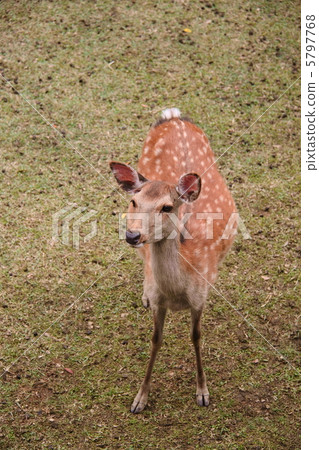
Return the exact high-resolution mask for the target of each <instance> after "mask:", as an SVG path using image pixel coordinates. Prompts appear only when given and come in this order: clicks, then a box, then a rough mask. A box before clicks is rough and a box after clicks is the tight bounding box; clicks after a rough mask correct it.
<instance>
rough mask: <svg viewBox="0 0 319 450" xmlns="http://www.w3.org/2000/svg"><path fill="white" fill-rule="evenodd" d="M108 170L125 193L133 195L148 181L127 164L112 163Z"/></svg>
mask: <svg viewBox="0 0 319 450" xmlns="http://www.w3.org/2000/svg"><path fill="white" fill-rule="evenodd" d="M110 168H111V170H112V172H113V175H114V176H115V179H116V181H117V182H118V184H119V185H120V186H121V188H122V189H124V191H126V192H130V193H131V194H133V193H134V192H136V191H138V190H139V189H140V188H141V187H142V186H143V184H144V183H146V182H147V181H148V180H147V179H146V178H144V177H143V175H141V174H140V173H138V172H137V171H136V170H135V169H132V167H130V166H128V165H127V164H123V163H119V162H115V161H112V162H110Z"/></svg>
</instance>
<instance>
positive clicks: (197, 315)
mask: <svg viewBox="0 0 319 450" xmlns="http://www.w3.org/2000/svg"><path fill="white" fill-rule="evenodd" d="M191 312H192V329H191V338H192V341H193V344H194V348H195V354H196V366H197V388H196V401H197V404H198V405H199V406H208V405H209V392H208V389H207V384H206V375H205V373H204V370H203V363H202V355H201V348H200V337H201V316H202V310H200V311H196V310H194V309H192V310H191Z"/></svg>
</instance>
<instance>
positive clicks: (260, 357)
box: [0, 0, 300, 449]
mask: <svg viewBox="0 0 319 450" xmlns="http://www.w3.org/2000/svg"><path fill="white" fill-rule="evenodd" d="M0 15H1V31H0V73H1V74H2V75H3V76H4V77H6V79H7V80H9V81H10V83H11V84H12V86H13V87H11V86H10V85H9V84H8V83H7V82H6V81H5V80H4V79H3V78H1V77H0V78H1V79H0V89H1V90H0V105H1V116H0V153H1V168H0V169H1V170H0V178H1V192H0V199H1V206H0V209H1V211H0V214H1V218H0V236H1V238H0V239H1V251H0V253H1V261H0V264H1V272H0V273H1V278H0V282H1V292H0V309H1V316H0V327H1V329H0V336H1V337H0V339H1V342H0V345H1V352H0V353H1V355H0V364H1V373H3V370H4V369H5V368H6V367H9V366H10V365H11V363H12V362H13V361H15V360H16V359H17V358H19V359H18V360H17V361H16V363H15V364H14V365H12V366H10V367H9V369H8V371H7V372H6V373H5V375H3V376H2V378H1V382H0V383H1V398H0V447H1V448H12V449H28V448H32V449H37V448H39V449H40V448H45V449H66V448H77V449H95V448H123V449H124V448H125V449H135V448H136V449H137V448H160V449H166V448H180V449H184V448H207V449H208V448H218V449H219V448H220V449H224V448H225V449H246V448H254V449H257V448H258V449H273V448H289V449H292V448H298V447H299V375H298V367H299V344H300V334H299V295H300V291H299V290H300V284H299V270H300V268H299V263H300V259H299V258H300V239H299V231H300V230H299V190H300V184H299V182H300V180H299V131H298V130H299V82H296V83H295V84H294V85H293V87H291V88H290V89H289V90H288V91H287V92H286V93H285V94H284V95H283V96H282V98H281V99H280V100H279V101H278V102H277V103H276V104H275V105H274V106H272V108H271V109H270V110H269V111H267V113H266V114H265V115H264V116H263V117H262V118H261V119H260V120H259V121H258V122H257V123H256V124H255V125H254V126H253V127H252V128H251V129H250V130H249V131H248V132H247V133H246V134H245V135H243V136H242V137H240V139H239V140H238V142H236V144H235V145H233V146H232V148H231V149H230V150H229V151H228V152H227V153H226V154H225V155H223V156H222V158H221V159H220V160H219V167H220V170H221V172H222V173H223V175H224V177H225V178H226V179H227V182H228V185H229V186H230V187H231V190H232V192H233V195H234V198H235V201H236V203H237V206H238V210H239V212H240V215H241V217H242V219H243V220H244V222H245V225H246V227H247V228H248V230H249V232H250V234H251V237H252V239H251V240H243V238H242V236H238V238H237V241H236V243H235V245H234V247H233V249H232V252H231V254H230V255H229V256H228V257H227V259H226V261H225V263H224V265H223V267H222V269H221V272H220V276H219V280H218V282H217V285H216V287H217V288H218V290H219V291H220V292H221V293H222V294H223V295H224V297H225V298H226V299H227V300H229V301H231V302H232V304H233V305H234V306H235V307H236V308H237V309H238V310H239V311H240V312H241V313H242V314H244V315H245V317H246V318H247V319H248V320H249V321H250V322H251V323H252V324H254V326H255V327H256V328H257V330H258V331H259V332H260V333H262V335H263V336H265V337H266V339H267V340H269V342H270V343H271V344H272V345H273V346H275V347H276V349H278V350H279V351H280V352H281V353H282V355H283V356H284V358H286V359H287V360H288V361H289V362H290V363H291V364H292V365H293V367H292V366H291V365H289V364H288V363H287V362H286V360H285V359H284V358H282V357H280V355H278V354H277V353H276V352H275V351H274V349H273V348H271V347H270V346H269V345H268V344H267V342H265V340H263V339H262V338H261V337H260V335H259V334H258V333H257V332H256V331H254V330H253V329H252V328H251V327H249V326H247V323H246V322H245V321H243V319H242V318H241V317H240V316H239V315H238V314H237V313H236V312H234V311H233V310H232V308H231V307H230V306H229V305H228V304H227V302H225V300H224V299H223V298H221V297H219V296H217V295H211V297H210V299H209V302H208V305H207V308H206V312H205V318H204V340H203V346H204V355H205V358H204V359H205V367H206V374H207V377H208V381H209V389H210V392H211V405H210V406H209V408H207V409H200V408H198V407H197V406H196V404H195V399H194V394H195V361H194V354H193V349H192V346H191V342H190V339H189V315H188V314H187V313H178V314H175V315H173V314H169V316H168V320H167V324H166V328H165V343H164V345H163V348H162V351H161V354H160V357H159V359H158V361H157V364H156V368H155V372H154V377H153V381H154V382H153V390H152V393H151V396H150V402H149V406H148V408H147V409H146V410H145V412H144V413H143V414H141V415H139V416H133V415H131V414H130V413H129V406H130V403H131V401H132V399H133V398H134V396H135V394H136V391H137V387H138V384H139V383H140V381H141V379H142V376H143V373H144V370H145V366H146V363H147V360H148V353H149V340H150V335H151V328H152V320H151V316H150V314H149V312H148V311H145V310H144V309H143V307H142V304H141V295H142V266H141V262H140V261H138V260H137V259H136V257H135V254H134V251H133V250H130V249H129V248H127V246H126V245H125V244H124V243H123V242H122V241H119V240H118V233H117V221H118V219H117V214H118V213H119V212H121V211H123V210H125V208H126V204H127V200H126V199H123V198H122V197H121V196H120V195H119V192H118V190H117V188H116V186H115V181H114V180H113V179H112V176H111V175H110V173H109V170H108V164H107V161H108V160H110V159H117V160H120V161H123V162H129V163H131V164H133V165H134V164H136V161H137V159H138V155H139V153H140V150H141V146H142V142H143V140H144V138H145V136H146V133H147V131H148V128H149V125H150V124H151V123H152V122H153V121H154V120H155V119H156V118H157V117H158V115H159V112H160V111H161V110H162V109H163V108H164V107H168V106H177V107H179V108H180V109H181V110H182V112H183V113H185V114H188V115H189V116H191V117H192V118H193V120H194V121H195V122H196V123H198V124H199V125H200V126H201V127H202V128H203V129H204V131H205V132H206V134H207V135H208V137H209V139H210V141H211V144H212V148H213V149H214V151H215V152H216V154H217V156H219V155H221V154H222V153H223V152H224V151H225V150H226V149H227V148H228V147H229V145H230V144H231V143H233V142H234V141H236V139H237V138H238V137H239V136H240V135H241V133H242V132H243V131H244V130H245V129H246V128H247V127H249V126H250V125H251V124H252V123H253V122H254V121H255V120H256V119H257V118H258V117H259V116H260V115H261V114H262V113H263V112H264V111H265V110H266V109H267V108H268V107H269V106H270V105H271V104H272V103H273V102H274V101H275V100H276V99H277V98H278V97H279V96H280V95H281V94H282V93H283V92H284V91H285V90H287V88H288V87H289V86H290V85H291V83H293V82H294V81H295V80H297V78H298V77H299V8H298V7H297V5H296V4H295V2H289V1H275V0H270V1H263V0H261V1H253V0H250V1H243V0H234V1H232V2H231V3H229V2H224V1H215V2H208V1H206V0H202V1H196V2H190V1H188V0H184V1H183V0H175V1H173V0H170V1H169V0H165V1H161V2H152V1H150V0H141V1H128V0H124V1H121V2H115V1H107V2H104V1H96V2H93V1H89V0H86V1H77V2H71V1H59V2H50V1H38V2H36V1H30V2H27V1H20V2H14V3H12V2H10V1H3V2H1V4H0ZM185 29H189V30H191V33H189V32H187V31H184V30H185ZM15 89H16V90H18V91H19V92H20V93H21V94H22V95H23V96H25V97H26V98H27V99H29V101H30V102H31V103H32V105H33V106H34V107H35V108H36V109H37V110H38V113H37V112H36V111H35V110H33V109H32V108H31V107H30V105H29V104H28V103H27V102H26V101H25V100H24V99H23V98H21V96H19V95H18V94H17V92H16V91H15ZM40 114H42V115H43V116H44V117H45V118H46V119H47V120H48V121H49V122H50V123H51V124H52V125H53V128H52V127H50V126H49V125H48V124H47V123H46V121H44V120H43V118H42V117H41V116H40ZM114 188H115V190H113V189H114ZM69 203H75V204H77V205H78V206H81V207H87V208H88V210H95V211H96V215H95V218H96V219H97V228H98V233H97V236H95V237H94V238H92V239H91V240H90V241H89V242H87V243H84V242H83V236H84V235H85V234H86V233H88V232H89V230H90V227H89V224H86V225H83V227H82V229H81V232H82V235H81V236H82V239H81V242H80V248H79V249H76V248H74V247H72V245H63V244H62V243H61V242H60V241H58V242H57V241H54V239H52V215H53V214H54V213H56V212H57V211H59V210H60V209H61V208H63V207H65V206H67V205H68V204H69ZM120 255H122V256H121V257H120ZM112 264H113V265H112ZM97 279H98V280H97ZM96 280H97V281H96ZM88 288H89V289H88ZM73 302H76V303H75V305H73V306H72V307H70V309H69V310H68V311H67V312H66V313H65V314H64V315H63V316H62V317H59V316H60V314H62V312H63V311H65V309H66V308H67V307H69V306H71V305H72V304H73ZM53 322H54V323H53ZM49 327H50V328H49ZM44 332H45V333H44ZM43 333H44V335H42V334H43ZM30 346H31V347H30Z"/></svg>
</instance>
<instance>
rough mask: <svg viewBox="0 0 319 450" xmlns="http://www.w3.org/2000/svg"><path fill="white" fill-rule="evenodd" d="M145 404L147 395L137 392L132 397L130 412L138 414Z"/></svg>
mask: <svg viewBox="0 0 319 450" xmlns="http://www.w3.org/2000/svg"><path fill="white" fill-rule="evenodd" d="M146 404H147V395H146V396H145V395H143V394H141V393H140V392H139V393H138V394H137V396H136V397H135V399H134V402H133V403H132V406H131V413H133V414H138V413H140V412H142V411H143V409H144V408H145V406H146Z"/></svg>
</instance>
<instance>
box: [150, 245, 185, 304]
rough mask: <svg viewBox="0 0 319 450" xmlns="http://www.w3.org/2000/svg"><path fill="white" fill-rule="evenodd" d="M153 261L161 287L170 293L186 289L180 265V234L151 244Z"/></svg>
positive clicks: (155, 273)
mask: <svg viewBox="0 0 319 450" xmlns="http://www.w3.org/2000/svg"><path fill="white" fill-rule="evenodd" d="M150 247H151V263H152V269H153V273H154V278H155V281H156V283H157V285H158V287H159V289H160V290H161V291H162V292H163V293H164V294H168V295H174V294H179V293H181V291H183V290H184V289H185V286H184V283H183V278H184V277H183V272H182V270H181V265H180V255H179V236H177V237H176V238H175V239H163V240H162V241H160V242H156V243H154V244H151V246H150Z"/></svg>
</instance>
